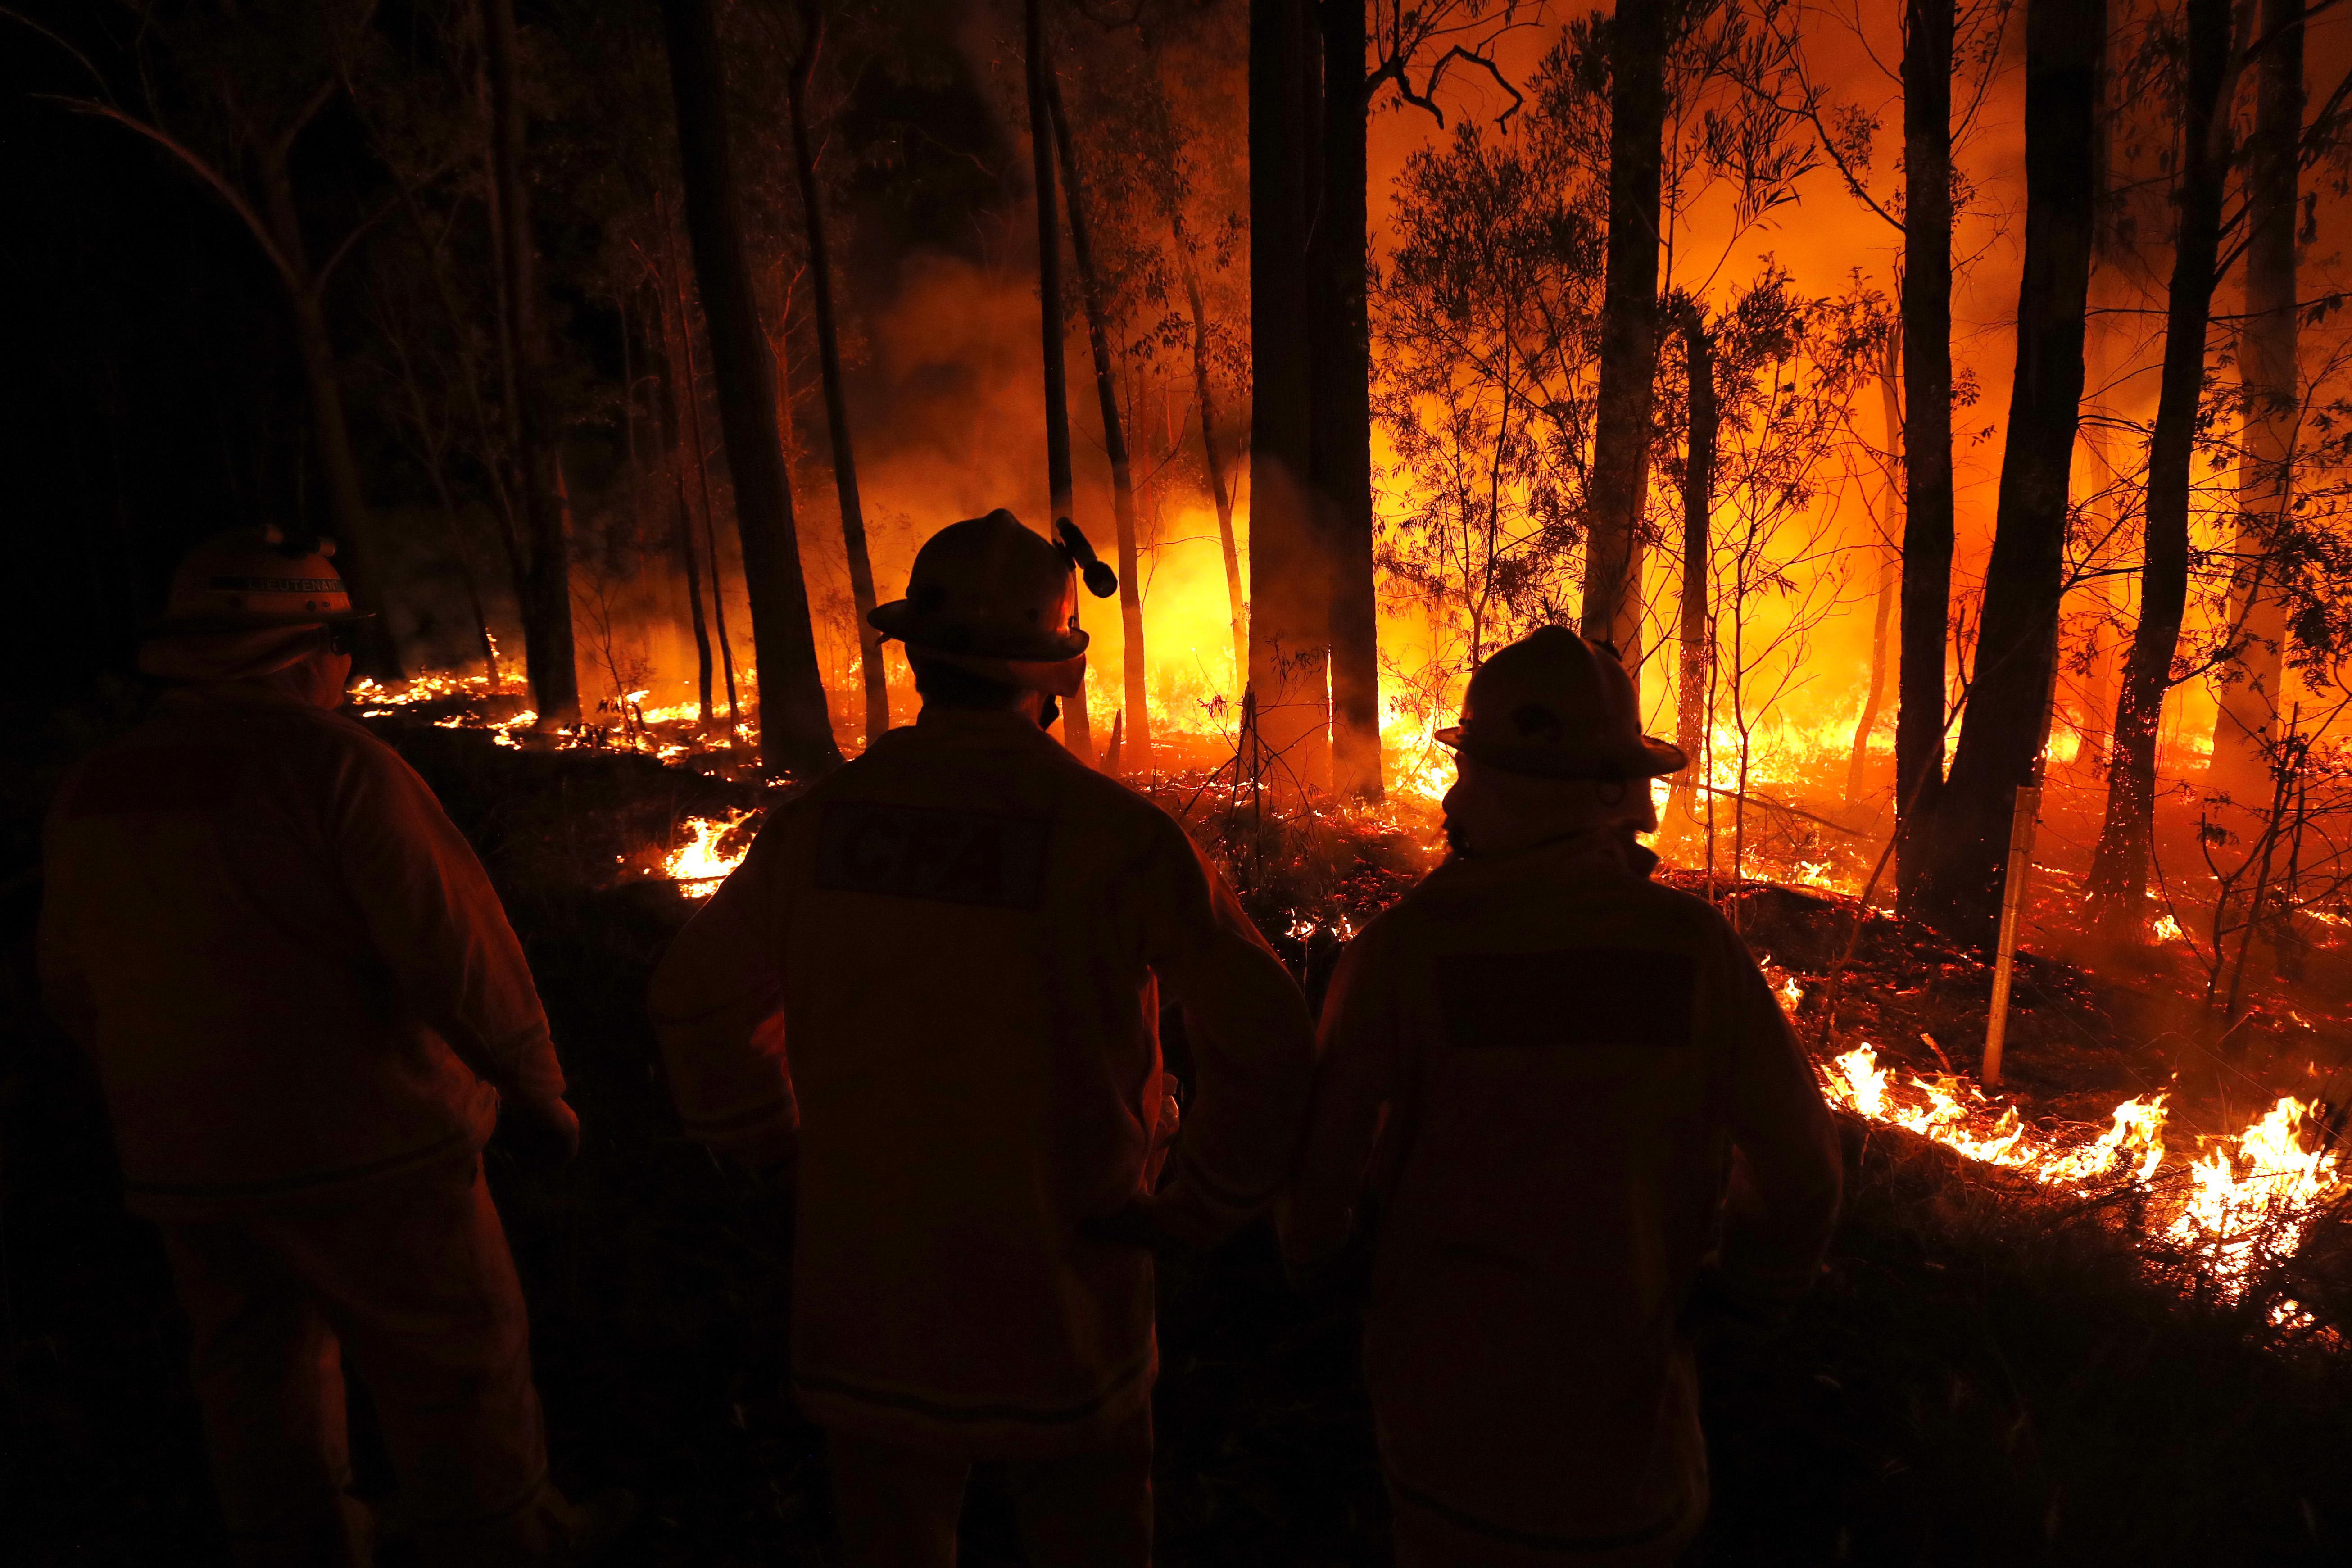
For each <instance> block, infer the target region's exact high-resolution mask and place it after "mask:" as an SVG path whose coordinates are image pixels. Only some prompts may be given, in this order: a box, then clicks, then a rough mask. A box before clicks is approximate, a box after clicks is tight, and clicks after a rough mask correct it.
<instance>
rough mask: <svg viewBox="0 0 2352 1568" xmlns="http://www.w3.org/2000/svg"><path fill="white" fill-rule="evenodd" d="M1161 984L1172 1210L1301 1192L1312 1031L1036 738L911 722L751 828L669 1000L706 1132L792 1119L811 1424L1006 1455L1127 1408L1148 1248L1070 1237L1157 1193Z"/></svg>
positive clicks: (1093, 787) (783, 1145) (1078, 771)
mask: <svg viewBox="0 0 2352 1568" xmlns="http://www.w3.org/2000/svg"><path fill="white" fill-rule="evenodd" d="M1160 986H1165V987H1166V988H1167V989H1168V991H1169V992H1170V993H1171V994H1172V995H1173V996H1174V997H1175V998H1176V999H1177V1000H1178V1001H1180V1002H1181V1003H1182V1004H1183V1006H1184V1008H1185V1016H1186V1023H1187V1031H1188V1036H1189V1038H1190V1040H1191V1042H1192V1051H1193V1056H1194V1061H1195V1064H1196V1071H1197V1076H1198V1079H1199V1082H1198V1084H1197V1086H1196V1088H1197V1094H1196V1096H1195V1098H1194V1099H1193V1100H1192V1105H1191V1108H1190V1110H1188V1112H1187V1114H1186V1116H1185V1118H1184V1124H1183V1131H1182V1133H1181V1137H1180V1138H1179V1139H1178V1141H1177V1142H1176V1144H1175V1147H1174V1151H1173V1153H1172V1156H1171V1159H1170V1161H1169V1167H1168V1175H1167V1177H1166V1180H1165V1182H1164V1183H1163V1184H1162V1185H1161V1187H1160V1213H1161V1215H1162V1216H1163V1219H1164V1220H1165V1221H1166V1223H1168V1224H1169V1225H1170V1226H1172V1227H1174V1228H1176V1229H1178V1230H1180V1231H1181V1232H1184V1233H1187V1234H1190V1235H1191V1236H1193V1237H1198V1238H1201V1239H1204V1240H1205V1239H1209V1238H1213V1237H1216V1236H1218V1235H1221V1234H1223V1232H1225V1231H1227V1230H1229V1229H1231V1228H1232V1227H1233V1226H1236V1225H1238V1224H1239V1223H1240V1222H1241V1221H1242V1220H1244V1218H1246V1217H1247V1216H1248V1215H1251V1214H1252V1213H1253V1212H1254V1211H1255V1210H1257V1209H1259V1208H1260V1207H1261V1206H1262V1205H1265V1203H1266V1202H1267V1201H1268V1200H1269V1199H1270V1198H1271V1197H1272V1195H1273V1194H1274V1192H1275V1190H1276V1187H1277V1186H1278V1184H1280V1183H1281V1182H1282V1180H1283V1178H1284V1176H1285V1175H1286V1173H1287V1171H1288V1168H1289V1163H1290V1160H1291V1157H1292V1155H1293V1153H1294V1152H1295V1151H1296V1148H1297V1137H1298V1132H1299V1129H1300V1126H1301V1124H1302V1122H1303V1120H1304V1117H1305V1112H1306V1105H1307V1094H1308V1092H1309V1089H1310V1084H1311V1079H1312V1074H1313V1060H1314V1057H1313V1053H1314V1041H1313V1029H1312V1025H1311V1024H1310V1022H1309V1020H1308V1018H1307V1010H1306V1006H1305V1005H1304V1003H1303V1002H1302V1001H1301V999H1300V997H1299V994H1298V992H1297V987H1296V986H1294V985H1293V984H1292V983H1291V980H1290V977H1289V976H1288V974H1287V973H1286V972H1285V971H1284V970H1283V968H1282V966H1281V964H1280V963H1278V962H1276V959H1275V957H1274V955H1273V953H1272V952H1270V951H1269V950H1268V949H1267V948H1266V946H1265V942H1264V940H1263V939H1262V938H1260V937H1259V935H1258V933H1257V932H1256V931H1255V929H1254V928H1253V927H1252V926H1251V924H1250V921H1249V919H1248V917H1247V916H1246V915H1244V913H1243V912H1242V910H1241V909H1240V907H1239V905H1238V904H1236V903H1235V902H1234V898H1233V895H1232V894H1231V893H1230V892H1229V891H1228V890H1227V889H1226V888H1225V886H1224V884H1223V880H1222V879H1220V878H1219V877H1218V876H1217V874H1216V873H1215V872H1214V871H1213V869H1212V868H1210V867H1209V866H1208V865H1207V864H1206V863H1205V862H1204V861H1203V860H1202V858H1201V856H1200V855H1199V853H1198V852H1197V851H1196V850H1195V849H1194V847H1193V846H1192V841H1191V840H1190V839H1189V838H1187V837H1185V835H1184V832H1183V830H1182V829H1181V827H1179V826H1177V825H1176V823H1175V822H1174V821H1172V820H1171V818H1170V817H1169V816H1167V815H1166V814H1165V813H1163V812H1161V811H1160V809H1159V808H1158V807H1157V806H1154V805H1151V803H1150V802H1149V801H1147V800H1145V799H1143V798H1142V797H1141V796H1140V795H1136V794H1135V793H1134V792H1133V791H1131V790H1129V789H1127V788H1126V787H1125V786H1123V785H1121V784H1118V783H1116V782H1115V781H1113V780H1111V779H1108V778H1106V777H1104V776H1103V775H1101V774H1099V773H1094V772H1093V771H1091V770H1089V769H1087V768H1086V767H1084V766H1082V765H1081V764H1079V763H1077V762H1076V760H1075V759H1073V758H1072V757H1071V756H1070V754H1069V753H1068V752H1066V751H1064V750H1063V749H1062V747H1061V746H1060V745H1059V744H1058V743H1056V742H1055V741H1054V739H1053V738H1052V737H1051V736H1049V735H1047V734H1046V733H1045V731H1042V730H1040V729H1038V728H1037V726H1036V725H1035V724H1034V723H1033V722H1031V721H1028V720H1026V719H1024V718H1022V717H1020V716H1018V715H1015V714H1009V713H997V712H971V711H961V710H939V709H926V710H924V712H923V714H922V717H921V720H920V721H919V722H918V723H917V724H915V725H914V726H913V727H911V728H908V729H900V730H894V731H890V732H889V733H888V734H887V735H885V736H883V737H882V738H881V739H880V740H879V741H877V742H876V743H875V744H874V746H873V747H872V749H871V750H869V751H868V752H866V754H865V755H864V756H863V757H861V758H859V759H858V760H857V761H856V762H853V763H849V764H848V765H847V766H845V767H844V768H842V769H841V770H840V771H839V772H837V773H834V774H832V775H831V776H830V777H828V778H826V779H825V780H824V782H823V783H821V784H818V785H817V786H816V787H815V788H814V789H812V790H811V791H810V792H809V793H808V794H806V795H803V796H801V797H799V798H798V799H796V800H794V801H793V802H791V803H790V804H788V805H784V806H782V807H781V808H780V809H779V810H778V811H777V812H776V813H775V815H774V816H773V817H772V819H771V820H770V821H769V822H768V823H767V824H766V826H764V827H763V828H762V829H761V833H760V836H759V837H758V839H757V840H756V841H755V842H754V844H753V845H752V847H751V853H750V854H749V856H748V857H746V858H745V860H744V863H743V865H742V867H741V868H740V869H739V870H737V871H736V872H735V874H734V875H733V876H732V877H730V879H728V880H727V882H726V883H725V884H724V885H723V886H722V887H721V888H720V889H719V891H718V893H717V894H716V895H715V896H714V897H713V898H712V899H711V900H710V904H709V907H708V908H707V909H705V910H703V911H702V912H701V913H700V914H698V916H696V918H695V920H694V921H693V922H692V923H691V924H690V925H689V926H688V928H687V929H686V931H683V932H682V933H681V934H680V935H679V937H678V939H677V943H676V945H675V946H674V947H673V948H672V949H671V951H670V952H669V955H668V956H667V958H666V959H665V960H664V962H663V963H662V965H661V967H660V969H659V971H658V972H657V973H656V976H655V980H654V990H653V1009H654V1015H655V1020H656V1024H657V1026H659V1028H660V1031H661V1037H662V1046H663V1050H664V1054H665V1058H666V1059H667V1066H668V1069H669V1075H670V1084H671V1088H672V1091H673V1092H674V1094H675V1095H676V1097H677V1103H678V1108H679V1110H680V1112H681V1114H682V1115H683V1117H684V1118H685V1120H686V1122H687V1125H688V1128H689V1130H691V1131H694V1132H695V1133H696V1134H697V1135H698V1137H700V1138H702V1139H703V1140H705V1141H706V1142H709V1143H711V1144H713V1145H715V1146H717V1147H720V1148H724V1149H728V1150H730V1151H732V1152H736V1153H738V1154H740V1155H742V1156H743V1157H745V1158H747V1159H749V1160H751V1161H752V1162H753V1163H767V1162H770V1161H772V1160H775V1159H778V1158H781V1157H782V1156H783V1155H784V1154H786V1153H787V1152H789V1151H790V1150H791V1149H792V1147H793V1128H794V1126H795V1124H796V1123H797V1126H798V1130H799V1131H798V1158H799V1173H798V1184H799V1198H798V1238H797V1242H796V1248H797V1250H796V1255H795V1266H794V1280H793V1380H794V1384H795V1387H796V1389H797V1391H798V1394H799V1395H800V1399H801V1403H802V1405H803V1408H804V1409H805V1410H806V1411H807V1412H808V1414H809V1415H810V1416H811V1417H812V1418H813V1419H814V1420H816V1421H818V1422H819V1423H821V1424H823V1425H825V1426H834V1427H837V1428H840V1429H842V1430H845V1431H850V1432H856V1433H859V1434H862V1435H865V1436H873V1437H877V1438H881V1439H884V1440H887V1441H895V1442H899V1443H904V1444H909V1445H915V1446H923V1447H944V1448H950V1449H953V1450H955V1451H958V1452H963V1453H968V1454H974V1455H980V1456H984V1457H985V1456H997V1457H1021V1456H1025V1455H1045V1454H1052V1453H1055V1452H1067V1451H1073V1450H1076V1449H1079V1448H1083V1447H1086V1446H1087V1445H1088V1444H1089V1443H1091V1442H1092V1441H1094V1440H1096V1439H1097V1438H1098V1437H1099V1436H1101V1435H1102V1434H1104V1433H1107V1432H1108V1431H1109V1430H1110V1429H1112V1428H1114V1427H1116V1426H1118V1424H1119V1423H1120V1422H1122V1421H1124V1420H1126V1419H1128V1418H1129V1417H1130V1416H1132V1415H1134V1413H1135V1412H1136V1411H1137V1410H1138V1409H1139V1408H1140V1407H1141V1406H1142V1405H1143V1403H1144V1401H1145V1400H1146V1399H1147V1398H1148V1396H1149V1394H1150V1388H1151V1384H1152V1380H1153V1378H1154V1376H1155V1374H1156V1373H1157V1358H1156V1350H1155V1346H1154V1342H1153V1336H1152V1273H1151V1262H1150V1257H1149V1255H1148V1254H1146V1253H1144V1252H1143V1251H1141V1250H1139V1249H1138V1248H1135V1247H1124V1246H1118V1245H1113V1244H1109V1243H1106V1242H1101V1241H1097V1240H1092V1239H1088V1238H1086V1237H1082V1236H1081V1235H1080V1225H1081V1222H1083V1221H1086V1220H1087V1219H1089V1218H1095V1217H1100V1216H1107V1215H1112V1214H1114V1213H1116V1212H1118V1210H1120V1209H1121V1208H1122V1207H1123V1206H1125V1205H1127V1204H1128V1203H1129V1201H1130V1200H1131V1199H1133V1198H1135V1197H1136V1196H1137V1195H1138V1194H1140V1193H1142V1192H1143V1191H1144V1190H1145V1172H1146V1165H1147V1160H1148V1159H1149V1157H1150V1151H1151V1148H1152V1143H1153V1134H1154V1131H1155V1124H1156V1123H1157V1121H1159V1119H1160V1114H1161V1112H1160V1107H1161V1104H1162V1100H1163V1092H1162V1078H1161V1066H1160V1039H1159V1028H1158V1019H1159V997H1158V993H1159V987H1160ZM788 1051H789V1053H790V1065H789V1067H787V1063H786V1053H787V1052H788Z"/></svg>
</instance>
